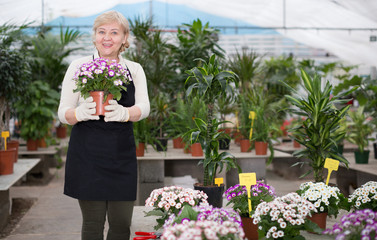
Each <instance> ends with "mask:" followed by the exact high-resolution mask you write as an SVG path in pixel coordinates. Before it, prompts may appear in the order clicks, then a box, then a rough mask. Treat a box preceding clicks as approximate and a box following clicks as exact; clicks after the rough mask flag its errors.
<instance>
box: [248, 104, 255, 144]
mask: <svg viewBox="0 0 377 240" xmlns="http://www.w3.org/2000/svg"><path fill="white" fill-rule="evenodd" d="M249 118H250V119H251V128H250V135H249V139H250V140H251V137H252V136H253V125H254V119H255V112H254V111H250V113H249Z"/></svg>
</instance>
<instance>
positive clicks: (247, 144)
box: [240, 139, 251, 152]
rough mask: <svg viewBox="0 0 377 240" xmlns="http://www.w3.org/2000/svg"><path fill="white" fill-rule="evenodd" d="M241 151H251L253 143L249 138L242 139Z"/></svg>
mask: <svg viewBox="0 0 377 240" xmlns="http://www.w3.org/2000/svg"><path fill="white" fill-rule="evenodd" d="M240 147H241V152H251V143H250V141H249V139H241V140H240Z"/></svg>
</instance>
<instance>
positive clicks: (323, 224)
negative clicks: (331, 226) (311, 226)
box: [308, 212, 327, 230]
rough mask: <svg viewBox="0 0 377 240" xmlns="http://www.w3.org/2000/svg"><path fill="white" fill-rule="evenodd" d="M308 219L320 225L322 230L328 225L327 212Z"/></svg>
mask: <svg viewBox="0 0 377 240" xmlns="http://www.w3.org/2000/svg"><path fill="white" fill-rule="evenodd" d="M308 219H309V220H310V221H312V222H314V223H316V224H317V225H318V227H320V228H321V229H323V230H325V229H326V223H327V212H322V213H313V214H312V216H311V217H308Z"/></svg>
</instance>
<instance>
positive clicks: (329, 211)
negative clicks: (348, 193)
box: [297, 182, 347, 229]
mask: <svg viewBox="0 0 377 240" xmlns="http://www.w3.org/2000/svg"><path fill="white" fill-rule="evenodd" d="M297 193H298V194H299V195H300V196H301V197H302V198H303V199H305V200H308V201H309V202H311V203H313V204H314V207H315V208H316V209H317V213H316V214H313V216H312V218H310V220H312V221H313V222H315V223H317V224H318V226H319V227H320V228H322V229H325V228H326V218H327V216H329V217H333V216H334V217H335V218H336V217H337V216H338V214H339V209H347V199H346V198H345V197H344V195H343V194H342V193H341V192H340V190H339V188H338V187H332V186H328V185H326V184H325V183H323V182H316V183H314V182H305V183H302V184H301V185H300V189H299V190H297ZM317 219H318V220H317Z"/></svg>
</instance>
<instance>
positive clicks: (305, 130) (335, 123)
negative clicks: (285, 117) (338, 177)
mask: <svg viewBox="0 0 377 240" xmlns="http://www.w3.org/2000/svg"><path fill="white" fill-rule="evenodd" d="M301 78H302V82H303V84H302V87H303V91H304V93H302V92H298V91H297V90H295V89H294V88H292V87H290V86H289V85H288V84H285V83H284V85H285V86H286V87H288V88H289V89H290V90H291V92H292V93H293V95H286V98H287V99H288V101H289V102H290V103H291V104H292V105H293V106H294V107H292V108H290V109H289V110H290V112H291V113H293V114H296V115H299V116H301V117H304V118H305V120H304V121H303V123H302V125H299V126H297V127H295V128H293V129H291V130H290V132H291V133H292V138H293V140H295V141H297V142H298V143H300V144H301V145H302V146H304V148H302V149H300V150H297V151H295V152H294V153H293V155H294V156H295V157H297V158H299V159H308V160H309V162H302V161H300V160H299V162H298V163H297V164H309V165H310V167H311V169H310V170H309V171H308V172H306V173H305V174H304V175H303V176H302V177H304V176H306V175H309V174H310V173H313V175H314V180H315V182H323V180H324V165H325V160H326V158H333V159H336V160H339V161H340V162H341V163H343V164H345V165H348V161H347V159H345V158H344V157H343V156H342V155H341V154H339V153H338V151H337V148H336V145H337V141H339V139H341V138H342V137H343V136H344V134H343V133H338V134H337V135H334V134H332V133H334V132H335V130H336V129H338V128H339V122H340V121H341V120H342V119H343V117H344V116H345V115H346V113H347V111H348V109H349V107H350V106H349V105H347V106H342V107H341V108H340V109H338V108H337V107H336V105H335V104H337V105H338V104H340V105H341V104H345V103H346V102H347V101H348V99H343V97H345V96H348V95H349V94H350V93H351V92H352V91H354V90H355V88H352V89H351V90H349V91H346V92H343V93H339V94H337V95H331V92H332V85H331V84H330V82H329V81H326V84H325V86H324V87H322V80H321V78H320V77H319V75H315V76H314V77H311V76H309V75H308V74H307V73H306V72H305V71H304V70H301Z"/></svg>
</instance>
